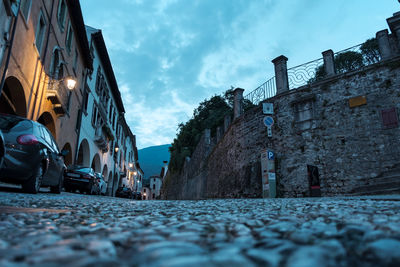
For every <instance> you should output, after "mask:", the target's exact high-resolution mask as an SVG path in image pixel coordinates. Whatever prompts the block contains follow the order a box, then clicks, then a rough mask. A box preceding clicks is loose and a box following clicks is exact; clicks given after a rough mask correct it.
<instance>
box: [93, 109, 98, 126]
mask: <svg viewBox="0 0 400 267" xmlns="http://www.w3.org/2000/svg"><path fill="white" fill-rule="evenodd" d="M97 113H98V111H97V106H96V104H94V105H93V113H92V125H93V126H94V127H96V120H97Z"/></svg>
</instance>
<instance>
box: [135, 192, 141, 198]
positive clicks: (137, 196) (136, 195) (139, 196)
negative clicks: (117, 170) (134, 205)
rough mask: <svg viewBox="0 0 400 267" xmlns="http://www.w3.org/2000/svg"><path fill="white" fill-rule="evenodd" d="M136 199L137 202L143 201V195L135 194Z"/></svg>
mask: <svg viewBox="0 0 400 267" xmlns="http://www.w3.org/2000/svg"><path fill="white" fill-rule="evenodd" d="M135 199H136V200H142V193H140V192H136V194H135Z"/></svg>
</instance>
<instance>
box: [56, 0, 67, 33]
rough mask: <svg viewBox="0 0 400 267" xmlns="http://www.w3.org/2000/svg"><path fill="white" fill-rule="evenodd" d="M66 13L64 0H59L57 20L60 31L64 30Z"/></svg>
mask: <svg viewBox="0 0 400 267" xmlns="http://www.w3.org/2000/svg"><path fill="white" fill-rule="evenodd" d="M66 14H67V5H66V4H65V0H60V3H59V4H58V12H57V22H58V26H59V27H60V30H61V31H62V32H63V31H64V24H65V17H66Z"/></svg>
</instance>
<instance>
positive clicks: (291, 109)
mask: <svg viewBox="0 0 400 267" xmlns="http://www.w3.org/2000/svg"><path fill="white" fill-rule="evenodd" d="M399 60H400V58H394V59H391V60H389V61H385V62H381V63H378V64H375V65H371V66H368V67H365V68H364V69H361V70H358V71H354V72H350V73H345V74H341V75H337V76H334V77H332V78H329V79H325V80H323V81H321V82H319V83H316V84H313V85H312V86H304V87H302V88H299V89H297V90H291V91H287V92H284V93H282V94H279V95H277V96H275V97H273V98H270V99H268V100H266V102H269V103H273V104H274V110H275V115H274V119H275V124H274V126H273V127H272V132H273V137H272V138H268V137H267V129H266V127H265V126H264V125H263V117H264V116H265V115H264V114H263V113H262V105H261V104H260V105H259V106H257V107H255V108H253V109H252V110H250V111H248V112H246V113H245V114H243V115H242V116H240V117H239V118H237V119H236V120H235V121H234V122H233V123H232V124H231V125H230V127H229V128H228V129H227V131H226V133H225V134H224V135H223V138H222V139H221V140H219V142H218V143H217V144H216V145H215V146H214V145H213V142H211V143H210V144H209V145H207V144H206V143H205V141H204V136H203V138H202V141H201V142H200V143H199V145H198V147H197V149H196V151H195V153H194V154H193V156H192V158H191V160H190V162H186V163H185V167H184V170H183V174H181V175H176V176H175V177H173V179H171V180H172V181H174V182H173V183H170V184H169V185H167V186H165V187H166V188H168V190H167V191H166V192H168V194H165V196H164V197H165V198H167V199H176V198H178V199H199V198H237V197H261V163H260V154H261V152H262V150H264V149H267V148H270V149H273V150H274V151H275V154H276V161H277V164H276V167H277V170H276V171H277V179H278V180H277V185H278V196H282V197H303V196H309V184H308V180H307V179H308V178H307V164H309V165H314V166H317V167H318V169H319V175H320V180H321V192H322V195H323V196H332V195H339V194H347V193H351V192H352V191H353V189H354V188H356V187H359V186H362V185H363V184H367V183H368V181H369V180H370V179H374V178H375V177H379V176H380V175H382V173H384V172H386V171H389V170H391V169H393V168H396V167H397V165H400V138H399V137H400V130H399V128H398V127H395V128H391V129H385V128H384V127H383V122H382V117H381V111H382V110H385V109H389V108H393V107H394V108H396V110H398V109H399V108H400V91H399V88H400V63H399ZM360 96H361V97H362V98H365V99H366V104H363V105H360V106H355V107H352V108H351V107H350V105H349V100H350V99H353V98H355V97H360ZM211 149H212V151H210V150H211ZM170 178H172V177H170Z"/></svg>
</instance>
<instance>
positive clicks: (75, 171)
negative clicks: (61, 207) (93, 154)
mask: <svg viewBox="0 0 400 267" xmlns="http://www.w3.org/2000/svg"><path fill="white" fill-rule="evenodd" d="M64 188H65V191H67V192H75V191H76V190H77V189H78V190H79V192H81V193H83V192H86V193H87V194H91V195H94V194H97V193H98V192H99V187H98V183H97V179H96V174H95V172H94V170H93V169H92V168H90V167H83V166H79V165H71V166H69V167H68V168H67V171H66V172H65V174H64Z"/></svg>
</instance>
